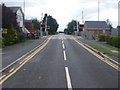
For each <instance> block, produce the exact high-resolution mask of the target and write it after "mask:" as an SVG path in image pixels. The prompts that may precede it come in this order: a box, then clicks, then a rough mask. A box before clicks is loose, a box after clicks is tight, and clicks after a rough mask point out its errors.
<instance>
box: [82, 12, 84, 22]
mask: <svg viewBox="0 0 120 90" xmlns="http://www.w3.org/2000/svg"><path fill="white" fill-rule="evenodd" d="M82 23H84V16H83V11H82Z"/></svg>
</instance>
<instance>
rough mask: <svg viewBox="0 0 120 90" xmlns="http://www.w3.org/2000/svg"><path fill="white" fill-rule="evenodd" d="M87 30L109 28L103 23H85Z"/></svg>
mask: <svg viewBox="0 0 120 90" xmlns="http://www.w3.org/2000/svg"><path fill="white" fill-rule="evenodd" d="M85 24H86V25H87V28H90V29H93V28H97V29H109V26H108V25H107V23H106V22H105V21H85Z"/></svg>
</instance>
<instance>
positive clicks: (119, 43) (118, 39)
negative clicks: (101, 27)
mask: <svg viewBox="0 0 120 90" xmlns="http://www.w3.org/2000/svg"><path fill="white" fill-rule="evenodd" d="M106 41H107V44H109V45H112V46H114V47H117V48H120V36H109V37H108V38H107V39H106Z"/></svg>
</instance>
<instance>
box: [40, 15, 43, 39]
mask: <svg viewBox="0 0 120 90" xmlns="http://www.w3.org/2000/svg"><path fill="white" fill-rule="evenodd" d="M42 24H43V13H41V22H40V34H41V37H42V36H43V32H42Z"/></svg>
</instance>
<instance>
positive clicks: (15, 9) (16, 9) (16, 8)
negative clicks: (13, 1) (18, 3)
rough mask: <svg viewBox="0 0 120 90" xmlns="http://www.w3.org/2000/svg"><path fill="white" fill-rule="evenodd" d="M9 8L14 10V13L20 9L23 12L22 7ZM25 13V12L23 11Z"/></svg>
mask: <svg viewBox="0 0 120 90" xmlns="http://www.w3.org/2000/svg"><path fill="white" fill-rule="evenodd" d="M9 8H10V9H11V10H12V11H13V13H16V12H17V11H18V10H19V9H20V10H21V12H22V13H23V11H22V9H21V7H9ZM23 14H24V13H23Z"/></svg>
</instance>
